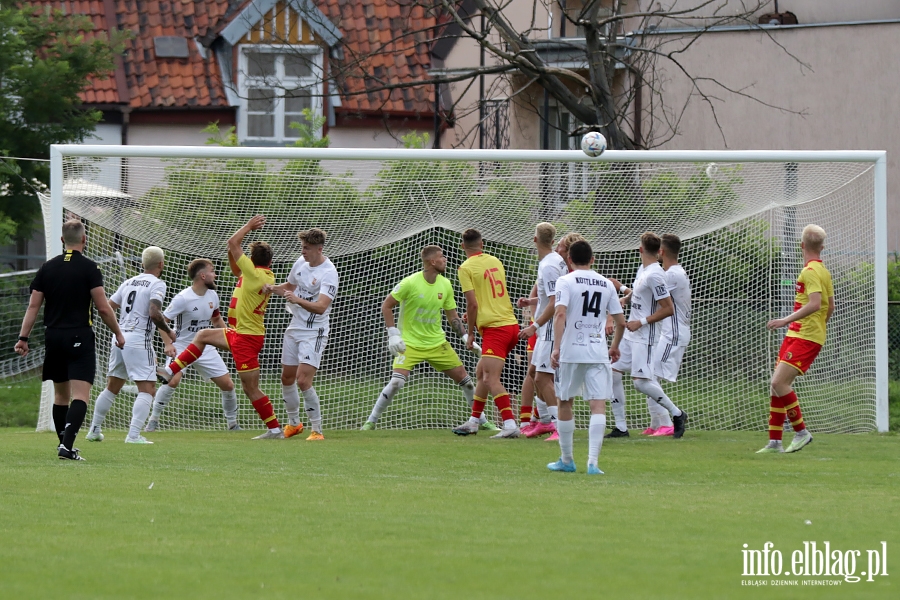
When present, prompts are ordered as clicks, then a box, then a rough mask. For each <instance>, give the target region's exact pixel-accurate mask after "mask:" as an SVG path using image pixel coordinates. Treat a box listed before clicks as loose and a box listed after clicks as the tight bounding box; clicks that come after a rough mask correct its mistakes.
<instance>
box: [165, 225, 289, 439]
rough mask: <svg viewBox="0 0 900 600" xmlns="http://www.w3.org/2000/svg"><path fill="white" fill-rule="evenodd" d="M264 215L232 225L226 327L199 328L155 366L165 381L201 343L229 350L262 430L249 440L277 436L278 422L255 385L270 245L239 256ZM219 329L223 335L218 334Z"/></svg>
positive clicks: (191, 358) (268, 284)
mask: <svg viewBox="0 0 900 600" xmlns="http://www.w3.org/2000/svg"><path fill="white" fill-rule="evenodd" d="M265 224H266V218H265V217H264V216H262V215H257V216H255V217H253V218H252V219H250V220H249V221H248V222H247V224H246V225H244V226H243V227H241V228H240V229H238V230H237V231H236V232H235V234H234V235H233V236H231V238H229V240H228V260H229V263H230V264H231V270H232V272H234V274H235V275H236V276H239V278H238V282H237V285H236V286H235V287H234V291H233V292H232V294H231V303H230V304H229V306H228V328H227V329H224V330H222V329H204V330H203V331H199V332H197V335H196V336H194V340H193V342H192V343H191V344H190V345H188V347H187V348H186V349H185V350H184V352H182V353H181V354H179V355H178V356H177V357H176V358H175V360H173V361H172V362H171V363H170V364H169V366H167V367H165V368H164V369H158V373H159V375H160V377H162V378H163V379H165V380H166V381H168V380H169V379H170V378H171V377H172V376H173V375H175V374H176V373H178V372H179V371H181V370H182V369H184V368H185V367H187V366H188V365H189V364H191V363H192V362H194V361H195V360H197V358H199V357H200V355H201V354H203V350H204V348H206V345H207V344H209V345H212V346H215V347H216V348H220V349H222V350H230V351H231V355H232V356H233V357H234V364H235V366H236V367H237V370H238V376H239V377H240V378H241V387H242V388H243V389H244V393H245V394H247V397H248V398H249V399H250V402H251V403H252V404H253V408H255V409H256V412H257V414H259V418H260V419H262V421H263V423H265V424H266V427H267V431H266V432H265V433H263V434H262V435H258V436H256V437H255V438H253V439H255V440H260V439H271V438H283V437H284V433H283V432H282V431H281V425H280V424H279V423H278V419H277V418H276V417H275V411H274V409H273V408H272V403H271V402H270V401H269V398H268V396H266V395H265V394H264V393H263V392H262V390H260V389H259V353H260V352H261V351H262V347H263V341H264V340H265V334H266V328H265V325H264V324H263V317H264V315H265V313H266V305H267V304H268V303H269V295H270V291H269V290H270V288H271V286H273V285H274V284H275V275H273V274H272V270H271V269H270V267H271V266H272V248H271V246H269V244H267V243H266V242H253V243H251V244H250V247H249V250H250V257H249V258H248V257H247V255H245V254H244V251H243V249H242V247H241V244H242V243H243V241H244V237H246V235H247V234H248V233H249V232H250V231H256V230H258V229H262V227H263V225H265ZM223 332H224V334H223Z"/></svg>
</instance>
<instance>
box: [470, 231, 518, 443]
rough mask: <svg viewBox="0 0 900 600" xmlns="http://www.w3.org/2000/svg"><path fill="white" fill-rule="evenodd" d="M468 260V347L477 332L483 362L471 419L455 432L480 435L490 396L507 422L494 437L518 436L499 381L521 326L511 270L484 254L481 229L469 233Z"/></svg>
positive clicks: (506, 398) (479, 365) (480, 362)
mask: <svg viewBox="0 0 900 600" xmlns="http://www.w3.org/2000/svg"><path fill="white" fill-rule="evenodd" d="M462 249H463V251H464V252H465V253H466V257H467V258H466V260H465V262H463V264H461V265H460V266H459V272H458V274H459V285H460V287H461V288H462V291H463V294H464V295H465V297H466V315H467V318H466V325H467V326H468V342H467V344H466V345H467V347H468V349H469V350H471V349H472V347H473V344H474V342H475V329H476V328H477V329H478V332H479V333H480V334H481V340H482V341H481V359H479V361H478V366H477V368H476V371H475V378H476V380H477V382H478V383H477V385H476V386H475V401H474V403H473V404H472V416H471V418H469V420H468V421H467V422H465V423H463V424H462V425H460V426H459V427H457V428H456V429H454V430H453V433H455V434H457V435H469V434H475V433H478V421H479V419H480V417H481V413H482V412H483V411H484V406H485V402H486V400H487V396H488V394H489V393H490V395H491V396H493V397H494V404H495V405H496V406H497V410H499V411H500V416H501V418H502V419H503V429H502V430H501V431H500V433H498V434H497V435H495V436H492V437H495V438H514V437H518V436H519V433H520V432H519V427H518V425H516V420H515V418H514V415H513V411H512V408H511V407H510V402H509V393H508V392H507V391H506V388H505V387H503V383H502V382H501V381H500V375H501V374H502V373H503V365H504V364H505V362H506V357H507V355H509V352H510V350H512V349H513V348H515V347H516V344H517V343H518V342H519V322H518V321H517V320H516V316H515V314H513V308H512V303H511V302H510V299H509V294H508V293H507V288H506V271H505V270H504V268H503V264H502V263H501V262H500V261H499V260H498V259H497V258H496V257H494V256H491V255H490V254H485V253H484V240H483V239H482V238H481V233H480V232H479V231H478V230H477V229H466V231H465V232H463V236H462Z"/></svg>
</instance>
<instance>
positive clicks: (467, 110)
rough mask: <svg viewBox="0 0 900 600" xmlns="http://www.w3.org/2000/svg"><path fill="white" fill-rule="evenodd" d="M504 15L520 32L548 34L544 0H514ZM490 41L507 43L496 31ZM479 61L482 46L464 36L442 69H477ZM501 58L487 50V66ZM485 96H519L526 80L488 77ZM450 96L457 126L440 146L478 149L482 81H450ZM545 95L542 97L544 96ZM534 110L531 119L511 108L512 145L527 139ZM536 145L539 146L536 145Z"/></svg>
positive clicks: (475, 22) (474, 22)
mask: <svg viewBox="0 0 900 600" xmlns="http://www.w3.org/2000/svg"><path fill="white" fill-rule="evenodd" d="M503 14H504V16H505V17H506V18H507V19H508V20H509V21H510V22H511V24H512V25H513V27H515V28H516V30H517V31H526V30H534V33H533V37H536V38H544V37H547V34H546V29H547V24H548V21H547V17H548V13H547V9H546V7H545V6H544V3H542V2H536V1H535V0H514V1H513V3H511V4H509V5H507V7H506V8H505V9H504V11H503ZM472 26H473V27H475V28H478V27H480V19H479V18H478V17H475V18H473V19H472ZM491 41H492V42H493V43H494V44H496V45H498V46H499V47H503V46H504V43H503V42H502V41H501V40H500V37H499V36H498V35H496V33H495V34H494V35H493V36H492V37H491ZM479 63H480V47H479V45H478V43H477V42H475V41H474V40H472V39H471V38H468V37H465V36H463V37H461V38H459V39H458V40H457V41H456V44H455V45H454V46H453V50H452V51H451V52H450V54H449V55H448V56H447V59H446V60H445V61H444V64H443V65H442V68H443V69H447V70H453V69H459V70H464V69H474V68H478V66H479ZM498 63H499V60H498V59H496V58H493V57H492V56H491V53H490V52H486V53H485V64H486V65H487V66H492V65H496V64H498ZM484 79H485V94H484V97H485V99H499V98H508V97H510V96H516V94H517V93H518V92H520V91H521V90H520V86H521V85H524V84H525V83H526V82H527V80H524V79H523V80H518V79H517V81H519V84H518V85H516V84H514V85H513V86H512V87H510V86H508V85H507V83H506V81H505V80H504V77H502V76H497V75H486V76H485V78H484ZM449 88H450V95H451V97H452V100H453V102H454V103H455V109H454V117H455V119H456V125H455V127H453V128H452V129H448V130H446V131H445V132H444V134H443V136H442V137H441V147H443V148H456V147H461V148H478V147H479V135H478V130H477V127H478V100H479V82H478V80H477V79H475V80H474V82H472V81H470V80H465V81H461V82H456V83H452V84H449ZM542 97H543V96H542ZM521 101H522V99H517V98H516V97H514V98H513V101H512V103H513V104H514V103H516V102H521ZM534 114H535V113H533V112H532V113H531V114H530V115H529V117H528V118H526V119H524V120H522V119H520V118H517V114H516V111H515V110H514V109H513V107H512V106H511V107H510V111H509V115H510V120H509V147H510V148H516V147H521V146H519V144H521V140H522V138H523V136H525V137H526V138H527V136H528V135H530V134H529V133H528V131H529V130H530V129H531V128H533V124H532V123H531V116H533V115H534ZM534 147H536V146H534Z"/></svg>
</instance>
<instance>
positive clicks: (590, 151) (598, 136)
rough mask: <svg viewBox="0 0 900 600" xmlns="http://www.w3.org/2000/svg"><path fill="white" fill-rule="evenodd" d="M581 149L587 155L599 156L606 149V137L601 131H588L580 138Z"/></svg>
mask: <svg viewBox="0 0 900 600" xmlns="http://www.w3.org/2000/svg"><path fill="white" fill-rule="evenodd" d="M581 149H582V151H584V153H585V154H587V155H588V156H600V155H601V154H603V151H604V150H606V138H605V137H603V134H602V133H598V132H596V131H588V132H587V133H586V134H584V137H583V138H581Z"/></svg>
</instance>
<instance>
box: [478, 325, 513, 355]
mask: <svg viewBox="0 0 900 600" xmlns="http://www.w3.org/2000/svg"><path fill="white" fill-rule="evenodd" d="M518 343H519V325H518V324H516V325H504V326H503V327H482V328H481V355H482V356H493V357H494V358H499V359H502V360H506V357H507V355H509V353H510V351H511V350H512V349H513V348H515V347H516V344H518Z"/></svg>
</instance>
